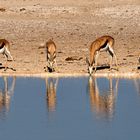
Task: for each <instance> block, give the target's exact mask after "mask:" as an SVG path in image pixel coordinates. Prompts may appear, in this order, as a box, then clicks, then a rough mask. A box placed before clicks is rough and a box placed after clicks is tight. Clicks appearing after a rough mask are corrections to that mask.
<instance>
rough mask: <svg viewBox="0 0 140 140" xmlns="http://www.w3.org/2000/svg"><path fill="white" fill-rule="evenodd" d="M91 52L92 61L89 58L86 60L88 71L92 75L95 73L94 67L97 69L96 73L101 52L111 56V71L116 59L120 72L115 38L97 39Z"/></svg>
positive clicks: (103, 37)
mask: <svg viewBox="0 0 140 140" xmlns="http://www.w3.org/2000/svg"><path fill="white" fill-rule="evenodd" d="M89 51H90V61H89V60H88V59H87V58H86V61H87V63H88V70H89V74H90V75H91V74H92V72H93V65H94V67H95V69H94V70H95V72H96V70H97V63H98V57H99V54H100V52H102V51H106V52H108V54H109V55H110V69H112V61H113V57H114V58H115V62H116V66H117V70H118V63H117V58H116V54H115V52H114V38H112V37H111V36H102V37H100V38H98V39H96V40H95V41H94V42H92V44H91V46H90V50H89Z"/></svg>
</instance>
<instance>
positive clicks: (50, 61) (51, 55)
mask: <svg viewBox="0 0 140 140" xmlns="http://www.w3.org/2000/svg"><path fill="white" fill-rule="evenodd" d="M46 53H47V69H48V70H49V71H50V72H53V71H55V69H54V65H55V66H56V65H57V64H56V45H55V43H54V41H53V40H52V39H50V40H48V41H47V42H46Z"/></svg>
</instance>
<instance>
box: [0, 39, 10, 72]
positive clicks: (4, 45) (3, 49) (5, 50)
mask: <svg viewBox="0 0 140 140" xmlns="http://www.w3.org/2000/svg"><path fill="white" fill-rule="evenodd" d="M0 53H1V54H3V55H4V56H5V58H6V59H7V61H13V57H12V55H11V53H10V43H9V42H8V41H7V40H6V39H0ZM7 68H8V67H7V62H6V64H5V69H4V70H5V71H6V70H7Z"/></svg>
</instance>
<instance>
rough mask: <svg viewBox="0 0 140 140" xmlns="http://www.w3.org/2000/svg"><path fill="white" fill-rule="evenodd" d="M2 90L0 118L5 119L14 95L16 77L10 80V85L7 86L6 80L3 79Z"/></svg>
mask: <svg viewBox="0 0 140 140" xmlns="http://www.w3.org/2000/svg"><path fill="white" fill-rule="evenodd" d="M3 80H4V88H1V89H0V117H5V116H6V114H7V113H8V111H9V107H10V101H11V97H12V95H13V94H14V88H15V82H16V77H13V78H12V83H11V85H10V86H9V85H8V78H7V77H3Z"/></svg>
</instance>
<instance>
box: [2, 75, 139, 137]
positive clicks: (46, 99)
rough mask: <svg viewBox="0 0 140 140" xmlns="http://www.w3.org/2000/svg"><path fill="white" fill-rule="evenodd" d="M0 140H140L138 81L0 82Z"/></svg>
mask: <svg viewBox="0 0 140 140" xmlns="http://www.w3.org/2000/svg"><path fill="white" fill-rule="evenodd" d="M0 139H3V140H39V139H40V140H44V139H48V140H85V139H87V140H91V139H95V140H132V139H134V140H139V139H140V79H132V80H130V79H119V78H118V79H111V78H89V77H80V78H78V77H77V78H18V77H1V78H0Z"/></svg>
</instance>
